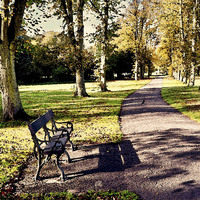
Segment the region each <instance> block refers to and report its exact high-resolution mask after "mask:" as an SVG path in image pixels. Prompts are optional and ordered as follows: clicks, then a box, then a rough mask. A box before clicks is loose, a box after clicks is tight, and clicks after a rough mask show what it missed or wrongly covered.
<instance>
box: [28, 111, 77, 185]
mask: <svg viewBox="0 0 200 200" xmlns="http://www.w3.org/2000/svg"><path fill="white" fill-rule="evenodd" d="M53 117H54V113H53V111H52V110H48V111H47V112H46V113H45V114H44V115H42V116H40V117H39V118H37V119H36V120H35V121H33V122H31V123H29V124H28V128H29V130H30V132H31V136H32V139H33V142H34V149H33V150H34V155H35V157H36V158H37V160H38V168H37V172H36V175H35V180H40V177H39V174H40V171H41V169H42V167H43V166H44V164H45V163H46V162H47V161H50V159H51V156H52V155H56V165H57V167H58V169H59V170H60V172H61V179H62V180H63V181H65V179H67V177H66V176H65V174H64V171H63V169H62V167H61V166H60V163H59V158H60V156H61V155H62V154H64V153H65V154H66V155H67V157H68V162H71V159H70V156H69V154H68V152H67V151H66V149H65V145H66V143H67V142H68V141H69V142H70V143H71V146H72V150H75V148H74V145H73V143H72V141H71V140H70V135H71V133H72V131H73V124H72V123H71V122H56V121H55V120H54V119H53ZM48 122H51V128H50V129H49V128H48V127H47V123H48ZM57 124H60V125H62V126H61V127H60V128H58V126H57ZM63 125H65V126H63ZM41 129H43V131H44V139H43V140H41V139H39V138H38V137H37V133H38V132H39V130H41Z"/></svg>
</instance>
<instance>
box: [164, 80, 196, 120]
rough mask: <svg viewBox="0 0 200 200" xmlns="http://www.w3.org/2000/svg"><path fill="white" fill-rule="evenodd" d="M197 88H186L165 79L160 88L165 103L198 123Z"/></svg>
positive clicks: (176, 82)
mask: <svg viewBox="0 0 200 200" xmlns="http://www.w3.org/2000/svg"><path fill="white" fill-rule="evenodd" d="M199 83H200V79H199V78H198V79H197V81H196V84H197V85H198V86H194V87H188V86H186V85H185V84H183V83H181V82H180V81H177V80H174V79H172V78H165V79H164V82H163V88H162V96H163V98H164V99H165V101H166V102H168V103H169V104H171V105H172V106H173V107H174V108H176V109H177V110H179V111H180V112H182V113H183V114H184V115H186V116H188V117H189V118H190V119H192V120H194V121H196V122H198V123H200V90H199V85H200V84H199Z"/></svg>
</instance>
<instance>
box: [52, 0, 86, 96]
mask: <svg viewBox="0 0 200 200" xmlns="http://www.w3.org/2000/svg"><path fill="white" fill-rule="evenodd" d="M49 2H50V3H53V8H54V9H55V12H54V15H57V16H58V18H62V19H63V22H64V26H63V27H64V28H66V29H67V33H68V37H69V41H70V44H71V48H72V49H73V52H75V53H74V66H75V69H76V95H78V96H88V94H87V92H86V88H85V81H84V69H83V49H84V45H83V38H84V25H83V9H84V5H85V0H77V1H73V0H60V1H58V0H51V1H49ZM75 14H76V20H77V21H76V22H77V23H76V22H75V21H74V15H75ZM75 25H77V32H76V33H75Z"/></svg>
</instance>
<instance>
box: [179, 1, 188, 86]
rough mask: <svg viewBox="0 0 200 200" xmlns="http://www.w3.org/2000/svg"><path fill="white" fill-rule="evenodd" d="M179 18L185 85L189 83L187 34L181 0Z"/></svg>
mask: <svg viewBox="0 0 200 200" xmlns="http://www.w3.org/2000/svg"><path fill="white" fill-rule="evenodd" d="M179 17H180V20H179V21H180V38H181V48H182V58H181V62H182V70H183V83H187V69H186V65H185V50H184V45H185V32H184V21H183V0H179Z"/></svg>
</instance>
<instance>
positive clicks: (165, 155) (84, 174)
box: [17, 79, 200, 200]
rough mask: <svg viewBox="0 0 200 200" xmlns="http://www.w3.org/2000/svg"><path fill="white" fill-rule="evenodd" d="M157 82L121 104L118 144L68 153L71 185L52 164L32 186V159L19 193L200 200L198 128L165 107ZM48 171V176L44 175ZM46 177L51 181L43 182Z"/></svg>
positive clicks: (198, 126) (90, 147)
mask: <svg viewBox="0 0 200 200" xmlns="http://www.w3.org/2000/svg"><path fill="white" fill-rule="evenodd" d="M161 85H162V79H155V80H153V81H152V82H151V83H150V84H148V85H146V86H145V87H143V88H142V89H140V90H138V91H137V92H135V93H134V94H132V95H130V96H129V97H128V98H126V99H125V101H124V103H123V105H122V111H121V126H122V131H123V133H124V135H125V138H124V141H123V142H122V143H121V144H114V145H113V144H109V145H92V146H84V147H83V148H82V150H79V151H75V152H72V153H70V155H71V157H72V158H73V163H71V164H67V165H65V166H64V167H63V168H64V171H65V172H66V174H67V176H68V178H69V180H68V181H66V182H65V183H64V184H61V183H60V182H58V181H56V179H55V177H57V176H58V172H57V170H56V169H55V167H54V165H51V166H50V169H51V171H50V172H49V166H47V167H46V168H45V167H44V169H42V172H41V173H42V174H43V176H44V177H46V179H44V180H43V181H38V182H34V174H35V167H33V164H34V162H35V161H34V160H31V164H30V165H29V166H28V168H27V169H26V170H25V171H24V174H23V176H24V177H25V178H24V179H23V180H21V181H20V182H19V184H18V185H17V192H19V193H22V192H52V191H57V192H60V191H66V190H69V191H71V192H76V193H79V192H85V191H87V190H109V189H113V190H117V191H118V190H130V191H135V192H136V193H137V194H139V195H140V196H141V197H142V199H143V200H200V149H199V147H200V145H199V141H200V136H199V133H200V125H199V124H197V123H195V122H193V121H191V120H190V119H188V118H187V117H184V116H183V115H182V114H180V113H179V112H177V111H176V110H175V109H173V108H172V107H170V106H169V105H168V104H166V103H165V102H164V101H163V99H162V97H161V95H160V89H161ZM45 170H46V171H45ZM47 177H49V178H47Z"/></svg>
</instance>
